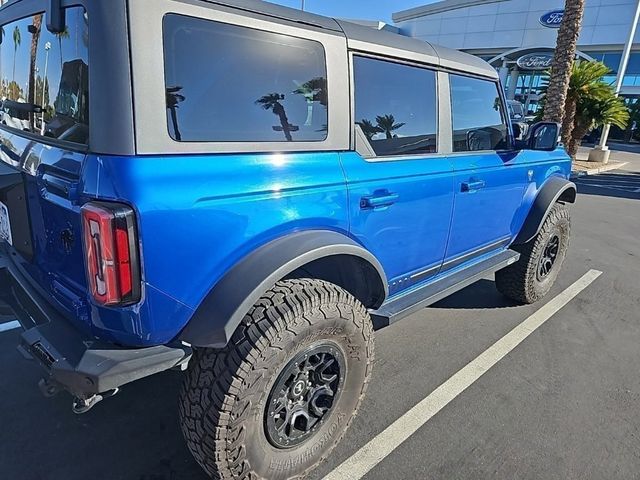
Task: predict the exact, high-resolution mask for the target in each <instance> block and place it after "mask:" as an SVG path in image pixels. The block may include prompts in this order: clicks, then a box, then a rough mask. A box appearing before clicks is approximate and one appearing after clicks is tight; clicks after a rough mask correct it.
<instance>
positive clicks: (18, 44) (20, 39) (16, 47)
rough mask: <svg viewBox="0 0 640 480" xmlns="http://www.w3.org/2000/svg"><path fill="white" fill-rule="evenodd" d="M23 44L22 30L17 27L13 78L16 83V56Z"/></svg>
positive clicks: (14, 44) (14, 32)
mask: <svg viewBox="0 0 640 480" xmlns="http://www.w3.org/2000/svg"><path fill="white" fill-rule="evenodd" d="M21 43H22V36H21V35H20V28H19V27H18V25H16V28H14V29H13V78H12V80H13V81H14V82H15V81H16V54H17V53H18V47H19V46H20V44H21Z"/></svg>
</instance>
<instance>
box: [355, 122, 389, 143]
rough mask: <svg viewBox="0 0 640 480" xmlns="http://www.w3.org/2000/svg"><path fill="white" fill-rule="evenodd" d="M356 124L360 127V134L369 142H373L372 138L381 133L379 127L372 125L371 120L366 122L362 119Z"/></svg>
mask: <svg viewBox="0 0 640 480" xmlns="http://www.w3.org/2000/svg"><path fill="white" fill-rule="evenodd" d="M356 123H357V124H358V125H360V128H361V129H362V133H364V135H365V137H367V139H368V140H369V141H371V140H373V137H375V136H376V135H377V134H378V133H382V131H383V130H382V129H381V128H380V127H377V126H376V125H374V124H373V123H372V122H371V120H367V119H366V118H363V119H362V120H360V121H359V122H356Z"/></svg>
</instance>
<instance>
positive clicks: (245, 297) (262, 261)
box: [179, 230, 388, 348]
mask: <svg viewBox="0 0 640 480" xmlns="http://www.w3.org/2000/svg"><path fill="white" fill-rule="evenodd" d="M337 255H348V256H354V257H357V258H359V259H362V260H363V261H364V262H366V263H367V264H369V265H370V266H372V267H373V268H374V269H375V270H374V271H375V272H377V275H378V276H379V282H380V283H381V284H380V289H381V294H380V295H379V296H380V297H381V298H379V300H378V302H377V303H379V304H381V303H382V302H383V301H384V299H385V298H386V296H387V294H388V284H387V278H386V275H385V273H384V270H383V268H382V265H381V264H380V262H379V261H378V260H377V259H376V258H375V257H374V256H373V255H372V254H371V253H370V252H368V251H367V250H365V249H364V248H363V247H362V246H360V245H359V244H358V243H357V242H355V241H354V240H352V239H351V238H349V237H347V236H346V235H343V234H340V233H337V232H333V231H328V230H311V231H303V232H296V233H294V234H291V235H287V236H285V237H281V238H279V239H276V240H274V241H272V242H270V243H268V244H266V245H264V246H262V247H260V248H259V249H257V250H255V251H254V252H252V253H251V254H249V255H248V256H246V257H245V258H244V259H243V260H241V261H240V262H238V263H237V264H236V265H235V266H234V267H232V268H231V270H229V271H228V272H227V273H226V274H225V275H224V276H223V277H222V279H221V280H220V281H218V282H217V283H216V285H215V286H214V287H213V289H212V290H211V291H210V292H209V293H208V294H207V296H206V297H205V298H204V300H203V301H202V302H201V304H200V306H199V307H198V308H197V310H196V312H195V314H194V315H193V317H192V318H191V320H190V321H189V323H188V324H187V326H186V327H185V328H184V329H183V331H182V333H181V334H180V335H179V340H181V341H183V342H186V343H188V344H190V345H192V346H195V347H209V348H223V347H224V346H226V345H227V343H228V342H229V340H230V339H231V337H232V335H233V333H234V332H235V330H236V328H237V327H238V325H240V322H241V321H242V319H243V318H244V316H245V315H246V314H247V312H248V311H249V310H250V309H251V307H252V306H253V305H254V304H255V303H256V302H257V301H258V300H259V298H260V297H261V296H262V295H263V294H264V293H265V292H266V291H267V290H268V289H269V288H271V287H272V286H273V285H275V283H276V282H278V281H279V280H282V279H283V278H285V277H287V276H288V275H290V274H291V273H292V272H294V271H296V270H297V269H299V268H301V267H303V266H305V265H307V264H309V263H310V262H313V261H315V260H319V259H322V258H326V257H332V256H337ZM382 291H383V292H384V294H382ZM376 306H379V305H376Z"/></svg>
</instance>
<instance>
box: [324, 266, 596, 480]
mask: <svg viewBox="0 0 640 480" xmlns="http://www.w3.org/2000/svg"><path fill="white" fill-rule="evenodd" d="M600 275H602V272H599V271H597V270H590V271H589V272H587V273H586V274H585V275H584V276H583V277H582V278H580V280H578V281H577V282H575V283H574V284H573V285H571V286H570V287H569V288H567V289H566V290H565V291H563V292H562V293H560V294H559V295H558V296H557V297H555V298H553V300H551V301H550V302H549V303H547V304H546V305H544V306H543V307H542V308H540V309H539V310H538V311H536V312H535V313H534V314H533V315H531V316H530V317H529V318H527V319H526V320H525V321H524V322H522V323H521V324H520V325H518V326H517V327H515V328H514V329H513V330H511V331H510V332H509V333H507V334H506V335H505V336H504V337H502V338H501V339H500V340H498V341H497V342H496V343H494V344H493V345H492V346H491V347H489V348H488V349H487V350H485V351H484V352H483V353H481V354H480V355H479V356H478V357H477V358H476V359H475V360H472V361H471V362H470V363H469V364H468V365H467V366H465V367H464V368H462V370H460V371H459V372H458V373H456V374H455V375H454V376H453V377H451V378H450V379H449V380H447V381H446V382H444V383H443V384H442V385H440V386H439V387H438V388H436V389H435V390H434V391H433V393H431V394H430V395H429V396H428V397H426V398H425V399H424V400H422V401H421V402H420V403H418V404H417V405H416V406H415V407H413V408H412V409H411V410H409V411H408V412H407V413H405V414H404V415H403V416H401V417H400V418H399V419H398V420H396V421H395V422H394V423H392V424H391V425H390V426H388V427H387V428H386V429H385V430H384V431H383V432H382V433H380V434H378V435H377V436H376V437H374V438H373V439H372V440H371V441H370V442H369V443H367V444H366V445H365V446H364V447H362V448H361V449H360V450H358V451H357V452H356V453H354V454H353V455H352V456H351V457H349V458H348V459H347V460H345V461H344V462H343V463H342V464H341V465H340V466H338V467H337V468H336V469H335V470H333V471H332V472H331V473H330V474H329V475H327V476H326V477H324V480H359V479H360V478H362V477H363V476H364V475H366V474H367V472H369V471H370V470H371V469H372V468H373V467H375V466H376V465H377V464H378V463H380V462H381V461H382V460H384V459H385V458H386V457H387V456H388V455H389V454H390V453H391V452H393V451H394V450H395V449H396V448H398V447H399V446H400V445H401V444H402V443H403V442H404V441H405V440H407V439H408V438H409V437H410V436H411V435H413V434H414V433H415V432H416V431H417V430H418V429H419V428H420V427H422V426H423V425H424V424H425V423H427V422H428V421H429V420H430V419H431V418H432V417H433V416H434V415H435V414H436V413H438V412H439V411H440V410H442V409H443V408H444V407H445V406H447V405H448V404H449V403H450V402H451V401H452V400H453V399H455V398H456V397H457V396H458V395H460V394H461V393H462V392H464V391H465V390H466V389H467V388H468V387H470V386H471V385H472V384H473V383H474V382H475V381H476V380H478V379H479V378H480V377H481V376H482V375H484V374H485V373H486V372H487V371H488V370H489V369H490V368H491V367H493V366H494V365H495V364H497V363H498V362H499V361H500V360H501V359H502V358H504V357H505V356H506V355H507V354H508V353H509V352H511V351H512V350H513V349H514V348H516V347H517V346H518V345H520V343H522V342H523V341H524V340H525V339H526V338H527V337H528V336H529V335H531V334H532V333H533V332H534V331H536V330H537V329H538V328H539V327H541V326H542V325H543V324H544V323H545V322H546V321H547V320H549V319H550V318H551V317H552V316H553V315H555V314H556V313H557V312H558V311H559V310H560V309H561V308H562V307H564V306H565V305H567V304H568V303H569V302H570V301H571V300H573V299H574V298H575V297H576V296H577V295H578V294H579V293H580V292H582V291H583V290H584V289H585V288H587V287H588V286H589V285H591V283H593V282H594V281H595V280H596V279H597V278H598V277H599V276H600Z"/></svg>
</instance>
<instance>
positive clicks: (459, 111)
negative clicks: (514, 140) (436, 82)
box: [449, 75, 508, 152]
mask: <svg viewBox="0 0 640 480" xmlns="http://www.w3.org/2000/svg"><path fill="white" fill-rule="evenodd" d="M449 78H450V81H451V103H452V106H453V111H452V115H453V151H454V152H470V151H477V150H502V149H505V148H507V146H508V140H507V138H508V137H507V132H508V130H507V125H506V123H505V121H504V112H503V108H502V100H501V99H500V95H499V94H498V85H497V84H496V83H495V82H490V81H487V80H479V79H477V78H469V77H463V76H460V75H450V77H449Z"/></svg>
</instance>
